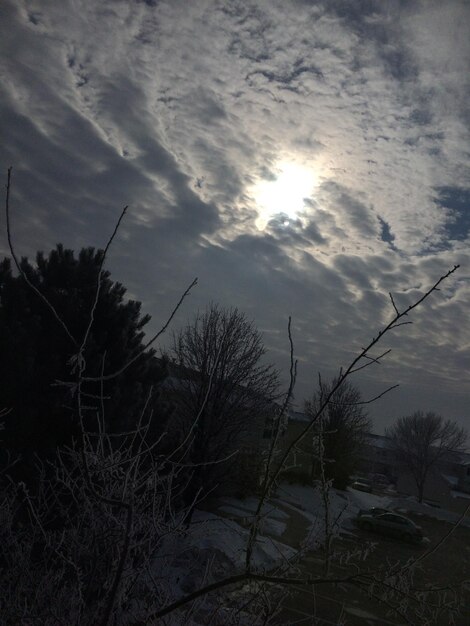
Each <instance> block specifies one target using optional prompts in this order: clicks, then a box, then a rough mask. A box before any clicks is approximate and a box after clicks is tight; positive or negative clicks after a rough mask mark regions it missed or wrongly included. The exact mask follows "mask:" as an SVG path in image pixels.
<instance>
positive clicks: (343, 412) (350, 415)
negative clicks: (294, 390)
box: [305, 379, 371, 489]
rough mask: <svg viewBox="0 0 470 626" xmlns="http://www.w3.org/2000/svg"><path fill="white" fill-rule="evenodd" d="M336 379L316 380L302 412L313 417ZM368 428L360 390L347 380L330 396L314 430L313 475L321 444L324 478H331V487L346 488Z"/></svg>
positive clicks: (369, 425)
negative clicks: (317, 381) (315, 388)
mask: <svg viewBox="0 0 470 626" xmlns="http://www.w3.org/2000/svg"><path fill="white" fill-rule="evenodd" d="M337 382H338V381H337V380H336V379H334V380H332V381H331V383H328V382H323V381H322V380H321V379H320V380H319V384H318V389H317V390H316V391H315V393H314V394H313V396H312V399H311V400H309V401H307V402H306V403H305V412H306V413H307V415H310V416H311V417H312V419H313V418H314V417H315V416H317V414H318V410H319V408H320V407H321V406H322V405H323V403H324V402H325V399H326V398H327V397H328V396H329V395H330V393H331V392H332V390H333V389H334V388H335V387H336V385H337ZM370 428H371V422H370V419H369V418H368V417H367V413H366V411H365V410H364V407H363V405H362V398H361V394H360V391H359V390H358V389H357V388H356V387H355V386H354V385H353V384H351V383H350V382H349V381H346V382H344V383H343V384H342V385H341V386H340V387H339V388H338V389H337V390H336V391H335V392H334V393H333V395H332V396H331V399H330V400H329V402H328V404H327V406H326V408H325V409H324V411H323V413H322V414H321V415H320V416H319V417H318V418H317V423H316V425H315V427H314V430H313V455H314V462H313V464H312V474H313V476H314V477H315V476H316V474H317V468H318V467H319V466H320V462H319V460H318V459H319V456H320V455H319V453H318V448H319V446H322V450H321V456H322V457H323V458H324V471H325V476H326V478H327V479H332V480H333V485H334V487H337V488H338V489H345V488H346V487H347V485H348V484H349V479H350V476H351V475H352V474H353V473H354V471H355V470H356V468H357V465H358V460H359V452H360V448H361V446H362V445H363V443H364V438H365V434H366V433H367V432H368V431H369V430H370ZM315 459H316V461H315Z"/></svg>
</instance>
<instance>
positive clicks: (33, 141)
mask: <svg viewBox="0 0 470 626" xmlns="http://www.w3.org/2000/svg"><path fill="white" fill-rule="evenodd" d="M2 12H3V15H2V20H1V26H0V28H1V33H0V42H1V44H0V45H1V47H2V55H1V56H0V73H1V101H0V107H1V109H0V114H1V116H2V121H3V129H4V141H3V149H2V154H1V155H0V167H1V168H2V170H3V171H6V167H8V166H9V165H10V164H12V165H13V166H14V187H13V197H12V210H13V215H12V217H13V226H14V235H15V240H16V241H17V245H18V248H19V250H20V253H27V254H29V255H30V256H31V255H32V254H34V252H35V250H36V249H38V248H42V249H48V248H50V247H52V246H53V245H54V244H55V243H56V242H57V241H62V242H64V244H65V245H68V246H70V247H74V248H78V247H80V246H83V245H95V246H100V245H101V246H102V245H103V244H104V243H105V242H106V240H107V237H108V236H109V233H110V232H111V231H112V228H113V225H114V221H115V219H116V217H117V215H118V213H119V211H120V209H121V207H122V206H123V205H125V204H129V205H130V209H129V215H128V217H127V218H126V221H125V223H124V225H123V227H122V229H121V231H120V233H119V237H118V240H117V242H116V244H117V245H116V246H115V247H114V248H113V250H112V252H111V255H110V259H109V262H110V268H111V270H112V272H113V276H115V277H116V279H119V280H121V281H122V282H123V283H124V284H126V285H127V286H128V287H129V291H130V293H131V295H132V296H133V297H136V298H138V299H140V300H143V301H144V304H145V308H146V309H147V310H148V311H149V312H150V313H152V314H153V316H154V317H153V322H152V324H153V325H154V328H157V327H158V326H159V325H160V324H161V323H162V321H163V319H164V318H165V315H166V314H167V312H168V311H169V310H171V305H172V303H173V302H174V301H175V300H177V298H178V296H179V294H180V292H181V291H182V290H183V289H184V288H185V286H186V285H187V284H188V283H189V282H190V280H191V279H192V278H193V277H194V276H195V275H197V276H199V287H198V288H197V289H196V290H195V291H194V292H193V294H192V295H191V298H190V299H189V300H188V301H187V303H185V308H184V309H183V310H182V311H181V313H180V314H179V316H178V318H177V321H176V323H181V322H182V321H183V320H184V318H185V316H186V315H187V314H189V313H190V312H191V311H192V310H194V309H196V308H198V307H203V306H204V305H205V303H206V302H207V301H208V300H211V299H212V300H220V301H221V302H222V303H224V304H227V305H238V306H240V308H242V309H244V310H247V311H248V312H249V314H250V315H252V316H253V317H254V318H255V320H256V322H257V323H258V324H259V326H260V327H261V328H262V329H263V331H264V332H265V336H266V341H267V343H268V347H269V348H270V349H271V353H272V354H273V355H274V356H275V358H276V360H277V361H278V363H279V364H281V365H283V366H285V365H287V364H288V345H287V341H286V335H285V326H286V320H287V317H288V316H289V315H292V316H293V320H294V336H295V337H294V338H295V342H296V351H297V353H298V356H299V359H300V362H301V368H300V369H299V382H298V392H297V397H298V398H299V401H300V400H301V398H302V397H303V396H304V395H307V394H308V393H309V391H310V389H311V385H312V380H313V379H314V378H315V372H316V371H317V370H322V371H325V372H327V373H328V375H332V374H333V373H335V372H337V370H338V367H339V366H340V365H344V364H346V363H347V361H348V359H350V358H351V357H352V355H353V354H354V353H355V351H356V350H357V349H359V348H360V346H361V345H364V342H365V341H367V339H368V338H369V339H370V337H371V335H372V333H373V332H376V331H377V330H378V329H379V328H380V325H381V324H384V323H386V322H387V320H389V319H390V315H391V314H393V308H392V306H391V302H390V298H389V296H388V292H389V291H390V292H392V293H393V294H394V297H395V296H396V301H397V303H399V304H400V305H403V306H406V303H409V302H411V301H412V299H413V298H418V297H419V293H421V292H422V290H423V289H425V288H426V287H427V286H428V285H429V284H432V281H433V280H434V279H435V278H436V277H438V276H440V275H441V274H442V273H444V272H445V271H446V268H448V267H452V266H453V264H454V263H457V262H459V263H461V265H462V269H461V270H460V272H459V275H458V277H456V278H455V279H452V280H451V281H450V282H449V287H446V288H445V289H443V291H442V292H439V294H434V295H433V299H432V302H430V304H432V306H429V307H423V309H422V312H420V313H418V315H417V320H416V323H415V324H414V325H413V326H409V327H408V326H405V327H403V328H402V329H401V330H402V331H403V332H402V333H397V337H396V338H395V336H394V337H393V338H391V339H390V345H392V344H393V348H394V350H393V351H392V353H391V355H390V357H389V359H388V365H384V366H381V367H380V368H379V367H376V368H375V369H372V368H370V369H369V370H366V372H367V374H366V375H365V377H364V381H365V383H364V389H365V391H367V390H369V389H370V390H375V389H377V387H378V386H380V383H388V382H393V381H395V380H399V381H400V382H402V383H403V385H404V388H405V392H404V393H405V396H406V394H408V396H407V397H408V398H411V394H412V389H413V388H412V383H416V385H417V388H418V387H419V389H421V390H424V391H422V393H423V394H424V395H423V396H422V397H423V401H424V400H426V401H427V400H428V399H430V398H435V400H436V403H437V404H439V405H440V406H441V405H442V404H443V401H442V397H444V396H445V394H448V395H447V396H446V397H448V398H453V397H456V398H457V400H456V403H455V404H452V402H449V408H448V411H449V415H452V416H453V417H455V416H457V415H458V414H459V415H460V413H462V415H463V414H464V413H465V411H466V410H467V409H466V408H465V407H466V405H465V403H464V400H463V398H464V395H463V394H462V393H461V391H462V390H463V389H467V391H469V392H470V389H469V388H468V375H469V374H470V371H469V362H468V349H469V337H468V328H467V324H466V316H467V313H466V312H467V311H468V305H469V304H470V302H469V300H470V289H469V278H470V277H469V273H468V267H469V253H468V249H469V248H468V243H469V239H468V235H469V229H468V226H469V224H468V219H467V213H468V210H467V209H468V202H469V199H468V189H469V188H470V182H469V175H468V170H467V165H468V140H469V131H468V128H469V127H470V125H469V124H468V121H469V119H468V107H467V102H468V96H469V94H470V87H469V83H468V72H467V67H468V59H469V51H470V49H469V43H468V37H467V36H466V31H465V25H466V23H468V19H469V17H470V16H469V13H468V4H467V3H466V2H464V1H462V2H459V1H456V2H454V3H451V4H449V3H446V4H442V3H439V2H437V0H436V1H434V0H433V1H432V2H424V1H423V2H422V1H418V0H417V1H412V2H407V3H399V2H397V3H394V2H389V3H383V2H379V1H378V0H377V1H374V0H367V1H366V0H364V1H360V2H354V3H351V2H346V1H340V0H334V1H332V2H328V3H321V2H301V1H300V0H289V1H287V2H281V1H279V2H278V1H276V2H272V1H268V0H263V1H259V0H256V1H255V0H252V1H250V0H244V1H243V2H242V1H240V2H238V1H237V2H231V3H226V2H224V1H222V0H204V1H203V2H198V3H185V4H184V5H183V4H182V3H175V2H170V1H163V0H162V1H161V2H152V1H147V2H133V3H129V2H127V1H124V0H122V1H120V0H118V1H112V2H111V1H103V2H100V3H95V2H92V1H91V0H81V1H78V2H72V1H69V0H64V2H62V3H54V2H45V3H44V2H39V1H37V0H28V1H26V0H20V1H15V2H14V1H13V0H5V2H4V3H3V5H2ZM65 15H66V16H67V19H66V20H65V19H64V16H65ZM18 42H21V45H18ZM282 163H290V164H294V165H298V166H299V167H300V166H301V167H304V168H306V169H308V170H309V171H311V172H312V175H313V178H314V179H315V184H314V185H313V188H312V192H311V195H310V196H309V197H308V198H305V200H304V206H303V209H302V210H299V211H298V213H297V215H291V216H289V217H288V218H287V217H286V215H284V214H282V213H277V214H276V213H274V214H272V215H271V216H270V217H269V219H268V220H267V224H266V228H265V229H264V231H259V230H258V228H257V226H256V220H257V217H258V210H257V208H258V207H257V204H256V194H254V192H253V189H254V187H255V186H256V183H257V182H260V181H261V180H265V181H266V180H270V179H274V178H275V177H276V172H277V171H278V169H279V166H280V164H282ZM1 245H2V251H4V252H6V250H7V247H6V241H5V238H3V239H2V241H1ZM387 345H389V344H388V343H387ZM439 381H440V382H439ZM433 389H434V391H433ZM435 389H439V392H440V395H439V398H438V396H437V392H436V391H435ZM457 390H460V391H459V393H457ZM453 394H454V395H453ZM459 394H460V395H459ZM400 397H401V396H400ZM401 398H402V397H401ZM389 402H390V404H387V405H381V408H378V409H377V410H376V414H377V416H378V419H379V421H380V423H382V424H384V423H385V422H386V421H387V420H389V419H391V418H392V416H393V407H398V406H399V407H403V406H406V402H405V401H404V400H403V399H401V400H396V401H395V400H390V401H389ZM450 405H452V407H450ZM384 407H385V408H384ZM372 410H375V409H372Z"/></svg>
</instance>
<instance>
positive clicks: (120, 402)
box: [0, 244, 163, 470]
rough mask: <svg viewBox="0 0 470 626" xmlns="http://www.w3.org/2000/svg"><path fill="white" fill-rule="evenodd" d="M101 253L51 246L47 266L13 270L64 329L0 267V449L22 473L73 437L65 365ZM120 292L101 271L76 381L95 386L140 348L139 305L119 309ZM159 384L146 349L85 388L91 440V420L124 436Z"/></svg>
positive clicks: (69, 370) (82, 324) (85, 321)
mask: <svg viewBox="0 0 470 626" xmlns="http://www.w3.org/2000/svg"><path fill="white" fill-rule="evenodd" d="M102 258H103V251H101V250H96V251H95V250H94V249H93V248H83V249H82V250H81V251H80V252H79V254H78V258H75V256H74V252H73V251H72V250H67V249H64V247H63V246H62V245H60V244H59V245H57V247H56V249H54V250H52V251H51V252H50V253H49V255H48V256H47V257H46V256H45V255H44V254H43V253H42V252H38V254H37V256H36V265H35V266H33V265H32V264H31V263H29V261H28V259H27V258H23V259H22V260H21V269H22V272H23V273H24V274H25V276H26V277H27V279H28V280H29V281H30V283H32V284H33V285H34V286H35V287H36V288H37V289H38V290H39V291H40V293H41V294H42V295H43V296H44V297H45V298H47V300H48V302H49V303H50V304H51V305H52V306H53V307H54V308H55V310H56V312H57V314H58V315H59V317H60V319H61V320H62V321H63V322H64V324H65V326H66V328H67V329H68V331H69V333H70V335H69V334H68V333H67V332H65V329H64V328H61V326H60V324H58V321H57V319H55V317H54V315H53V314H52V313H51V309H50V307H48V306H46V304H45V302H44V301H43V300H42V299H41V298H40V297H39V296H38V294H37V293H35V292H34V291H33V290H32V289H31V288H30V286H28V285H27V283H26V280H25V278H24V277H23V276H22V275H18V276H14V275H13V272H12V268H11V261H10V259H9V258H5V259H4V260H3V261H2V262H1V263H0V390H1V402H2V406H3V407H6V408H9V409H11V411H10V413H9V414H8V415H7V416H6V418H5V420H4V421H5V431H4V433H3V441H4V446H5V447H6V448H7V449H9V450H10V451H13V452H15V453H20V454H21V455H22V458H23V461H24V463H23V464H22V466H23V469H24V467H25V465H26V466H29V469H30V470H31V466H32V459H33V457H34V456H35V455H39V456H40V457H45V458H47V457H48V456H49V455H50V454H52V453H53V452H54V451H55V449H56V448H57V447H58V446H60V445H63V444H70V443H71V441H72V439H73V438H74V437H77V436H78V432H79V430H78V424H77V421H76V418H77V415H76V409H75V401H74V383H75V381H76V367H75V365H76V364H75V363H74V359H76V358H77V354H78V353H79V345H80V343H81V341H82V340H83V337H84V335H85V332H86V330H87V328H88V325H89V322H90V311H91V310H92V307H93V303H94V301H95V297H96V291H97V280H98V276H99V272H100V270H101V262H102ZM125 293H126V289H125V288H124V287H123V285H121V284H120V283H118V282H113V281H112V280H111V279H110V274H109V272H108V271H104V270H101V288H100V292H99V298H98V300H97V302H96V307H95V310H94V320H93V325H92V327H91V330H90V334H89V336H88V339H87V342H86V346H85V349H84V352H83V356H84V358H85V363H86V370H85V375H87V376H89V377H100V375H101V374H102V373H103V372H104V373H107V372H114V371H116V370H118V369H120V368H121V367H122V366H123V365H124V364H125V363H127V362H128V361H129V360H130V359H131V358H132V357H133V356H135V355H136V354H137V353H138V352H139V351H140V350H142V348H143V343H142V339H143V336H144V333H143V330H142V329H143V327H144V326H145V324H147V322H148V321H149V319H150V317H149V316H148V315H144V316H142V315H141V312H140V309H141V304H140V302H136V301H132V300H129V301H126V300H125ZM162 377H163V369H162V366H161V363H160V362H159V360H158V359H157V358H156V357H155V355H154V351H152V350H150V351H147V352H145V353H144V354H143V355H142V356H140V357H139V358H138V359H137V360H136V361H135V362H134V363H132V364H131V365H130V366H129V367H128V368H127V370H126V372H125V373H124V374H122V375H120V376H117V377H115V378H114V379H111V380H106V381H104V382H100V381H95V382H89V383H87V387H86V394H87V395H86V398H85V399H86V404H87V410H86V411H85V415H86V420H87V424H86V427H87V428H88V429H89V430H90V431H92V432H93V431H96V430H97V428H98V424H97V415H99V416H100V419H101V420H102V422H103V424H104V425H105V426H106V428H107V430H108V431H110V432H113V431H114V432H121V431H124V430H129V429H132V427H133V425H134V424H135V422H136V419H137V416H138V413H139V411H140V410H141V408H142V406H143V403H144V401H145V399H146V394H147V392H148V388H150V386H151V385H154V384H156V383H157V382H158V381H159V380H160V379H161V378H162Z"/></svg>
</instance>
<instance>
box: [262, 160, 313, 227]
mask: <svg viewBox="0 0 470 626" xmlns="http://www.w3.org/2000/svg"><path fill="white" fill-rule="evenodd" d="M275 171H276V178H275V179H274V180H262V181H260V182H258V183H256V184H255V185H253V188H252V190H251V193H252V197H253V199H254V201H255V204H256V210H257V211H258V218H257V219H256V226H257V228H258V229H259V230H264V229H265V228H266V225H267V223H268V222H269V220H270V219H271V218H273V217H274V216H275V215H283V216H284V218H285V219H284V221H283V224H284V225H285V226H287V225H288V224H289V220H291V219H296V218H297V217H298V216H299V214H301V213H302V212H303V211H304V209H305V199H306V198H309V197H310V196H311V195H312V191H313V189H314V187H315V184H316V178H315V175H314V172H313V171H312V170H311V169H308V168H306V167H305V166H301V165H298V164H296V163H293V162H282V163H279V164H278V165H277V166H276V168H275Z"/></svg>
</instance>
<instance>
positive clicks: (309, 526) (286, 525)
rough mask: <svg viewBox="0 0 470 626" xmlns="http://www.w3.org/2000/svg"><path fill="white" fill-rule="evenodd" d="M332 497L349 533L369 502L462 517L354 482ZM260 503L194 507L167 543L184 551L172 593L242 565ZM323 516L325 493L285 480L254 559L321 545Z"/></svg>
mask: <svg viewBox="0 0 470 626" xmlns="http://www.w3.org/2000/svg"><path fill="white" fill-rule="evenodd" d="M328 501H329V520H330V524H332V525H333V532H334V533H341V534H350V533H351V531H352V530H353V529H354V528H355V527H354V526H353V519H354V518H355V517H356V516H357V514H358V512H359V510H360V509H368V508H371V507H381V508H389V509H392V510H395V511H397V512H400V513H406V512H407V511H413V512H415V513H421V514H423V515H428V516H430V517H434V518H436V519H440V520H446V521H450V522H456V521H457V520H458V518H459V516H458V515H457V514H455V513H451V512H449V511H443V510H442V509H436V508H434V507H431V506H428V505H425V504H418V503H417V502H416V500H415V499H414V498H397V497H393V496H390V495H384V496H380V495H376V494H371V493H367V492H363V491H358V490H355V489H352V488H348V490H347V491H340V490H337V489H330V491H329V495H328ZM257 506H258V499H257V498H256V497H254V496H251V497H249V498H245V499H237V498H234V497H221V498H219V500H218V501H217V503H216V506H215V507H214V508H213V509H212V512H207V511H201V510H198V511H196V512H195V514H194V516H193V520H192V524H191V526H190V528H189V529H188V531H187V532H186V533H183V534H182V535H181V536H180V537H178V538H177V540H176V543H175V545H171V546H170V545H168V546H167V548H168V551H167V553H170V554H176V553H177V554H179V555H180V556H179V557H178V558H177V559H176V560H174V561H173V563H172V564H171V565H170V569H166V572H167V573H166V576H169V578H171V579H172V580H173V590H174V594H175V595H174V596H173V597H174V598H175V597H178V596H181V595H184V594H185V593H188V592H190V591H192V590H193V589H194V588H195V587H196V586H198V585H199V584H200V582H201V577H203V578H205V580H206V582H209V581H210V580H216V579H220V578H223V577H225V576H230V575H232V574H235V573H239V572H241V571H243V568H244V560H245V553H246V552H245V551H246V546H247V542H248V537H249V528H250V525H251V523H252V520H253V515H254V513H255V511H256V508H257ZM324 522H325V516H324V508H323V499H322V496H321V493H320V491H319V489H318V488H317V487H314V486H304V485H299V484H289V483H282V484H281V485H280V486H279V488H278V490H277V492H276V494H275V495H274V496H273V497H272V498H271V499H270V500H269V501H268V502H266V503H265V504H264V505H263V508H262V519H261V522H260V525H259V533H258V538H257V541H256V544H255V547H254V551H253V561H252V564H253V565H254V567H255V568H256V569H258V570H265V571H266V570H271V569H272V568H274V567H275V566H276V565H281V564H283V563H284V564H285V563H286V560H289V559H291V558H292V557H294V556H295V554H296V553H297V550H296V548H295V547H294V546H298V545H303V546H304V547H306V548H307V549H311V548H313V547H315V546H318V545H319V544H321V543H322V541H323V539H324V536H325V532H324ZM463 523H464V524H465V525H467V526H470V519H469V518H468V517H467V518H466V519H465V520H463ZM307 537H309V540H308V546H307V544H306V543H305V539H306V538H307ZM173 541H174V539H173ZM289 544H290V545H289ZM162 565H163V564H162ZM167 565H168V564H167ZM170 571H171V573H170ZM172 595H173V594H172Z"/></svg>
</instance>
